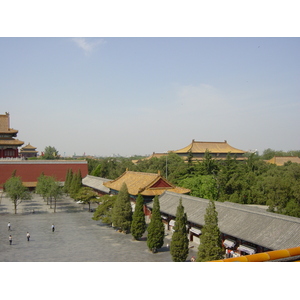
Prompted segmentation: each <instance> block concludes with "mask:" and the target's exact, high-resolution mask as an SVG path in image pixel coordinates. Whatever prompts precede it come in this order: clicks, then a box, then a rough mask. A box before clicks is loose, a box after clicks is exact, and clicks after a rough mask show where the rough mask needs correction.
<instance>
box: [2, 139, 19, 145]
mask: <svg viewBox="0 0 300 300" xmlns="http://www.w3.org/2000/svg"><path fill="white" fill-rule="evenodd" d="M23 144H24V142H22V141H20V140H18V139H5V140H1V139H0V145H9V146H22V145H23Z"/></svg>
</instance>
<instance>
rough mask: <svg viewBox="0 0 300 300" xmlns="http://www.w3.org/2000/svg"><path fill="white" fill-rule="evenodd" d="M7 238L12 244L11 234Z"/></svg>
mask: <svg viewBox="0 0 300 300" xmlns="http://www.w3.org/2000/svg"><path fill="white" fill-rule="evenodd" d="M8 240H9V244H10V245H11V244H12V236H11V235H10V236H9V237H8Z"/></svg>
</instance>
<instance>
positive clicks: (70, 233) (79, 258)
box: [0, 194, 197, 262]
mask: <svg viewBox="0 0 300 300" xmlns="http://www.w3.org/2000/svg"><path fill="white" fill-rule="evenodd" d="M92 216H93V214H92V213H91V212H88V209H87V205H82V204H78V203H76V202H75V201H74V200H73V199H71V198H69V197H66V196H65V197H63V199H61V200H58V201H57V210H56V213H54V212H53V209H51V208H49V205H47V204H46V202H45V201H44V200H43V199H42V198H41V197H40V196H38V195H35V194H33V199H32V200H30V201H24V202H22V203H21V204H20V205H19V206H18V211H17V214H14V210H13V203H12V202H11V200H10V199H8V198H6V197H5V195H4V194H2V195H1V202H0V220H1V222H0V262H171V261H172V258H171V255H170V251H169V248H168V247H167V244H170V236H169V235H166V238H165V243H164V245H163V247H162V248H161V249H159V251H158V252H157V253H156V254H153V253H151V252H150V251H149V250H148V248H147V242H146V236H144V237H143V238H142V239H141V240H140V241H135V240H133V238H132V236H131V234H127V235H126V234H123V233H119V232H117V231H116V230H115V229H113V228H112V227H110V226H107V225H106V224H103V223H101V221H94V220H92ZM8 222H10V223H11V230H10V231H9V230H8V227H7V224H8ZM52 224H54V225H55V231H54V232H52V230H51V226H52ZM27 232H29V233H30V236H31V238H30V241H29V242H28V241H27V238H26V233H27ZM10 234H11V235H12V245H10V244H9V240H8V237H9V235H10ZM166 234H167V233H166ZM145 235H146V233H145ZM195 249H197V248H196V247H194V248H191V249H190V253H189V256H188V260H190V258H191V257H192V256H195V255H196V251H195Z"/></svg>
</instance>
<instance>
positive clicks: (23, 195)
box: [4, 176, 32, 214]
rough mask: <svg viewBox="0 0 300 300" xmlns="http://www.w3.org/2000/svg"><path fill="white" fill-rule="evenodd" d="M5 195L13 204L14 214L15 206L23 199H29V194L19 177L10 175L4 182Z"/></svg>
mask: <svg viewBox="0 0 300 300" xmlns="http://www.w3.org/2000/svg"><path fill="white" fill-rule="evenodd" d="M4 189H5V193H6V195H7V196H8V197H9V198H10V199H11V201H12V202H13V205H14V210H15V214H16V213H17V206H18V205H19V204H20V203H21V202H22V201H23V200H30V199H31V198H32V197H31V194H30V192H29V191H28V189H27V188H26V187H25V186H24V185H23V184H22V180H21V178H20V177H16V176H12V177H10V178H9V179H8V180H7V181H6V182H5V183H4Z"/></svg>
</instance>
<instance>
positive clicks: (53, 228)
mask: <svg viewBox="0 0 300 300" xmlns="http://www.w3.org/2000/svg"><path fill="white" fill-rule="evenodd" d="M51 229H52V232H54V230H55V227H54V224H52V226H51Z"/></svg>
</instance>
